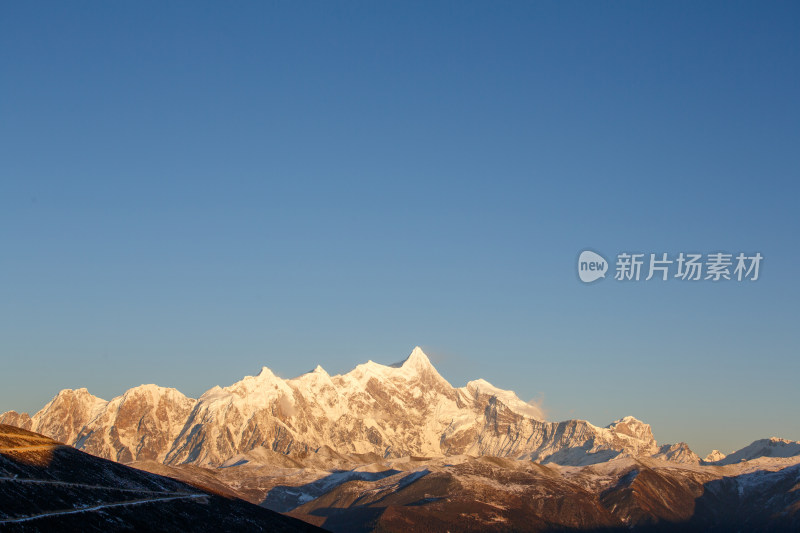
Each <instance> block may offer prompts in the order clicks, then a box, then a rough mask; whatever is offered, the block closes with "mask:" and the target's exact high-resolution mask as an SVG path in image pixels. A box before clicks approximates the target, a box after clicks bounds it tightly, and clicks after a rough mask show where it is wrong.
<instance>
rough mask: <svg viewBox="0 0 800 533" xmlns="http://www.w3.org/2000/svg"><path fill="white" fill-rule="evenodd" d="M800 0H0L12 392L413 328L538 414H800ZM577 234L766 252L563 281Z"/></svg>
mask: <svg viewBox="0 0 800 533" xmlns="http://www.w3.org/2000/svg"><path fill="white" fill-rule="evenodd" d="M798 20H800V4H798V3H797V2H769V3H761V2H719V3H716V2H669V3H662V5H655V3H653V2H647V3H642V2H579V3H572V2H479V3H471V2H419V3H417V2H408V1H403V2H377V3H375V2H340V3H332V2H313V3H306V2H303V3H299V2H236V3H233V4H231V3H221V2H220V3H201V2H195V1H193V2H151V3H148V2H69V3H64V2H52V3H47V2H3V3H2V5H0V357H1V358H2V361H1V362H2V364H1V365H0V411H5V410H9V409H16V410H20V411H22V410H27V411H30V412H34V411H36V410H37V409H38V408H40V407H41V406H42V405H44V403H45V402H47V401H48V400H49V399H50V398H51V397H52V396H53V395H55V394H56V393H57V392H58V391H59V390H60V389H63V388H77V387H87V388H89V390H90V391H91V392H93V393H94V394H96V395H98V396H101V397H103V398H106V399H110V398H112V397H113V396H116V395H118V394H121V393H122V392H123V391H124V390H126V389H127V388H129V387H132V386H136V385H139V384H141V383H157V384H159V385H163V386H170V387H176V388H178V389H180V390H181V391H182V392H184V393H185V394H187V395H190V396H194V397H196V396H198V395H199V394H201V393H202V392H203V391H204V390H206V389H208V388H210V387H211V386H213V385H215V384H221V385H227V384H230V383H232V382H234V381H237V380H238V379H240V378H241V377H242V376H244V375H248V374H254V373H256V372H258V370H259V369H260V367H261V366H263V365H266V366H269V367H270V368H271V369H273V370H274V371H275V372H276V373H278V374H279V375H282V376H284V377H292V376H295V375H298V374H300V373H302V372H304V371H307V370H310V369H311V368H313V367H314V366H316V365H317V364H321V365H322V366H323V367H324V368H326V369H327V370H328V371H329V372H330V373H332V374H333V373H341V372H346V371H348V370H350V369H351V368H352V367H353V366H355V365H356V364H358V363H361V362H364V361H366V360H367V359H373V360H375V361H378V362H382V363H392V362H395V361H397V360H401V359H403V358H404V357H405V356H406V355H407V354H408V353H409V352H410V351H411V349H412V348H413V347H414V346H415V345H421V346H422V347H423V348H424V349H425V350H426V352H427V353H428V354H429V356H430V357H431V359H432V361H433V362H434V364H435V365H436V366H437V368H438V369H439V371H440V372H441V374H442V375H443V376H444V377H445V378H447V379H448V380H449V381H450V382H451V383H452V384H454V385H456V386H461V385H463V384H465V383H466V382H467V381H468V380H471V379H476V378H479V377H482V378H485V379H487V380H488V381H490V382H492V383H493V384H494V385H496V386H499V387H502V388H507V389H513V390H515V391H516V392H517V393H518V394H519V396H520V397H522V398H523V399H524V400H529V399H532V398H539V399H543V402H544V407H545V409H546V410H547V411H548V413H549V418H550V419H553V420H558V419H565V418H571V417H577V418H584V419H588V420H590V421H591V422H593V423H595V424H598V425H605V424H608V423H610V422H611V421H612V420H614V419H617V418H620V417H622V416H624V415H628V414H632V415H634V416H636V417H638V418H641V419H643V420H645V421H647V422H649V423H651V424H652V425H653V428H654V432H655V435H656V438H657V439H658V440H659V441H660V442H677V441H686V442H688V443H689V444H690V446H692V448H693V449H695V450H696V451H697V452H698V453H701V454H705V453H707V452H708V451H710V450H711V448H719V449H721V450H723V451H730V450H731V449H733V448H738V447H741V446H744V445H746V444H748V443H750V442H751V441H753V440H755V439H757V438H762V437H768V436H772V435H775V436H781V437H785V438H791V439H800V416H798V414H799V413H798V408H799V406H800V404H799V403H798V399H799V397H800V395H799V394H798V393H799V392H800V386H799V384H798V376H800V358H799V357H798V355H799V352H798V346H799V345H800V327H798V319H799V318H800V311H798V301H800V281H798V275H799V274H800V271H799V270H798V268H800V243H799V242H798V231H799V230H800V210H798V205H797V204H798V197H800V194H799V193H800V186H798V179H800V97H799V95H800V72H799V69H800V32H799V31H798ZM584 248H591V249H594V250H597V251H600V252H602V253H604V254H606V256H611V255H614V254H616V253H617V252H619V251H625V250H629V251H641V252H654V253H655V252H670V253H677V252H680V251H700V252H715V251H728V252H733V253H735V252H739V251H744V252H756V251H758V252H761V253H762V255H763V256H764V257H765V259H764V264H763V265H762V269H761V279H760V280H759V281H757V282H755V283H732V282H728V283H719V284H713V283H711V282H702V283H696V284H687V283H680V282H667V283H658V282H650V283H644V282H640V283H628V284H624V283H620V282H614V281H613V280H609V279H607V280H603V281H600V282H597V283H595V284H592V285H584V284H582V283H580V281H578V278H577V276H576V271H575V261H576V258H577V254H578V253H579V252H580V251H581V250H583V249H584Z"/></svg>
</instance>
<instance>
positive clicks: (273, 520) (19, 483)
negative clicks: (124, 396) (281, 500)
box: [0, 425, 322, 532]
mask: <svg viewBox="0 0 800 533" xmlns="http://www.w3.org/2000/svg"><path fill="white" fill-rule="evenodd" d="M0 531H4V532H5V531H66V532H71V531H75V532H78V531H80V532H89V531H164V532H167V531H169V532H176V531H215V532H216V531H242V532H248V531H270V532H272V531H275V532H282V531H309V532H310V531H322V530H321V529H319V528H317V527H315V526H312V525H309V524H306V523H305V522H302V521H300V520H297V519H295V518H291V517H288V516H284V515H281V514H279V513H276V512H274V511H270V510H268V509H265V508H263V507H259V506H256V505H253V504H251V503H248V502H245V501H242V500H240V499H237V498H232V497H230V496H225V495H220V494H215V493H213V492H210V491H207V490H202V489H201V488H198V487H194V486H190V485H187V484H185V483H182V482H180V481H177V480H174V479H170V478H167V477H163V476H158V475H155V474H151V473H149V472H144V471H141V470H137V469H134V468H130V467H127V466H124V465H121V464H118V463H115V462H113V461H108V460H105V459H101V458H98V457H94V456H92V455H89V454H86V453H83V452H81V451H78V450H76V449H74V448H72V447H70V446H66V445H63V444H61V443H58V442H56V441H54V440H52V439H49V438H47V437H44V436H42V435H39V434H37V433H32V432H30V431H26V430H24V429H20V428H16V427H13V426H7V425H0Z"/></svg>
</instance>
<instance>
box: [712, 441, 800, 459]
mask: <svg viewBox="0 0 800 533" xmlns="http://www.w3.org/2000/svg"><path fill="white" fill-rule="evenodd" d="M797 455H800V442H797V441H792V440H786V439H779V438H777V437H772V438H770V439H761V440H757V441H755V442H753V443H752V444H750V445H748V446H745V447H744V448H742V449H741V450H737V451H735V452H733V453H731V454H730V455H727V456H723V457H722V458H721V459H719V460H717V461H716V462H714V464H718V465H730V464H735V463H739V462H741V461H751V460H753V459H758V458H760V457H794V456H797Z"/></svg>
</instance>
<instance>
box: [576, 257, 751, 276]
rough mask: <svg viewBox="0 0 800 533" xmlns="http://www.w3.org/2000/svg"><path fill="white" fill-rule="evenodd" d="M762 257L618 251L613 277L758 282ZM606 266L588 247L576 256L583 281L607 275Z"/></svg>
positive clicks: (608, 267) (601, 258)
mask: <svg viewBox="0 0 800 533" xmlns="http://www.w3.org/2000/svg"><path fill="white" fill-rule="evenodd" d="M763 260H764V256H763V255H761V253H760V252H755V253H752V254H745V253H744V252H739V253H738V254H733V253H725V252H714V253H708V254H702V253H690V252H680V253H679V254H673V255H670V254H668V253H657V254H645V253H633V252H620V253H619V254H617V257H616V263H615V265H614V267H615V271H614V280H616V281H650V280H651V279H655V280H658V281H668V280H671V279H676V280H680V281H707V280H708V281H737V282H739V281H757V280H758V278H759V275H760V271H761V264H762V262H763ZM609 269H610V265H609V263H608V262H607V261H606V260H605V258H604V257H603V256H601V255H600V254H598V253H595V252H592V251H590V250H584V251H583V252H581V255H580V257H579V258H578V277H580V279H581V281H583V282H584V283H591V282H593V281H596V280H598V279H600V278H604V277H606V272H607V271H608V270H609Z"/></svg>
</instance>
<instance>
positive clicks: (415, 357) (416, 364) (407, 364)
mask: <svg viewBox="0 0 800 533" xmlns="http://www.w3.org/2000/svg"><path fill="white" fill-rule="evenodd" d="M391 366H392V367H394V368H433V364H431V360H430V359H428V356H427V355H425V352H423V351H422V348H420V347H419V346H415V347H414V349H413V350H412V351H411V354H410V355H409V356H408V357H406V358H405V359H404V360H403V361H402V362H400V363H395V364H393V365H391Z"/></svg>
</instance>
